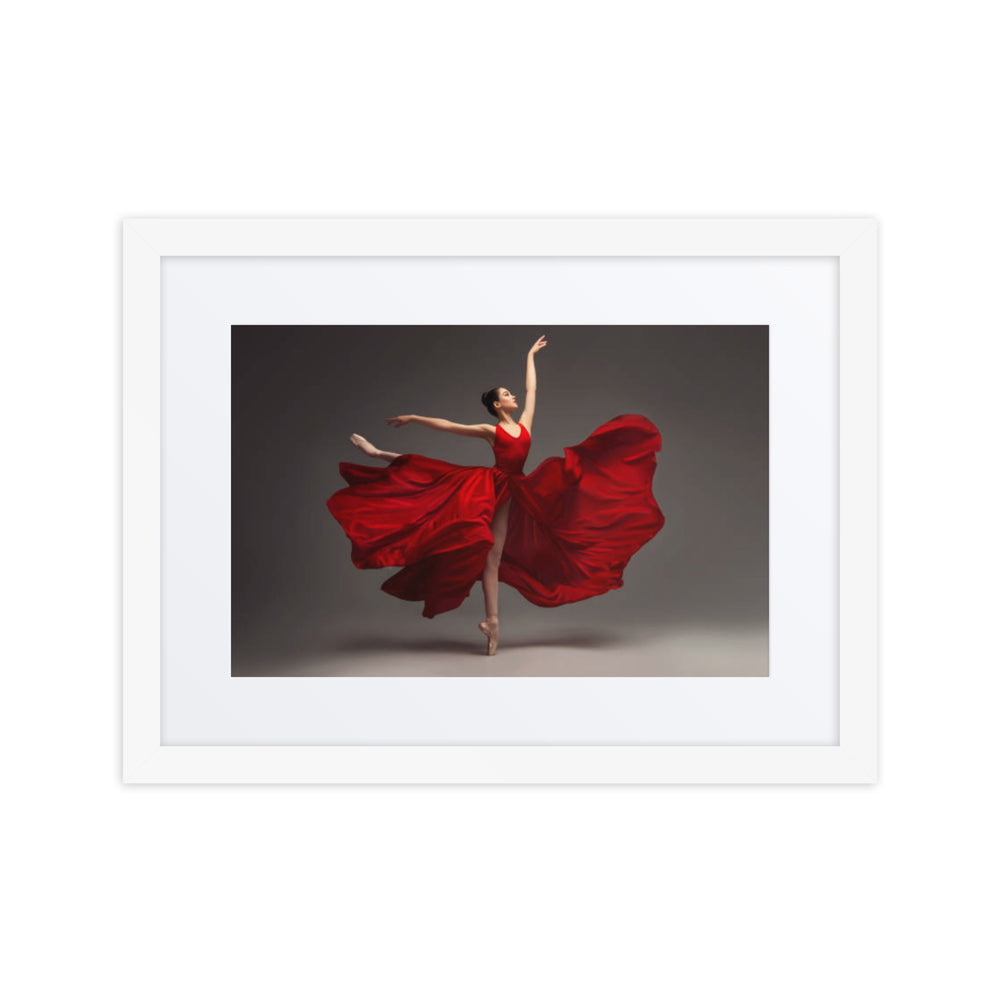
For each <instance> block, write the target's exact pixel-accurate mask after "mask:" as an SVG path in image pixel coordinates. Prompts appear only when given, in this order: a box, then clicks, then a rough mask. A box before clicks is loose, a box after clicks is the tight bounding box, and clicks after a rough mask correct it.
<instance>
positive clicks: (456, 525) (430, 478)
mask: <svg viewBox="0 0 1000 1000" xmlns="http://www.w3.org/2000/svg"><path fill="white" fill-rule="evenodd" d="M660 446H661V441H660V433H659V431H658V430H657V429H656V427H655V426H654V425H653V424H652V423H651V422H650V421H649V420H647V419H646V418H645V417H642V416H638V415H635V414H628V415H625V416H620V417H615V418H614V419H613V420H609V421H608V422H607V423H606V424H602V425H601V426H600V427H598V428H597V430H596V431H594V433H593V434H591V435H590V437H588V438H587V439H586V440H585V441H583V442H582V443H581V444H578V445H574V446H573V447H571V448H564V449H563V452H564V457H563V458H547V459H545V461H544V462H542V463H541V464H540V465H539V466H538V468H537V469H535V470H534V472H532V473H530V474H529V475H527V476H526V475H524V471H523V470H524V462H525V459H526V458H527V457H528V449H529V448H530V447H531V435H530V434H529V433H528V431H527V430H526V429H525V428H524V427H521V433H520V435H519V436H518V437H512V436H511V435H510V434H509V433H508V432H507V431H506V430H505V429H504V428H503V427H502V426H498V427H497V432H496V442H495V444H494V445H493V452H494V456H495V458H496V464H495V465H494V466H493V467H492V468H486V467H484V466H468V465H452V464H451V463H450V462H442V461H439V460H438V459H434V458H427V457H425V456H424V455H400V456H399V457H398V458H396V459H393V461H392V462H391V463H390V464H389V465H387V466H379V467H374V466H369V465H354V464H352V463H350V462H341V463H340V474H341V475H342V476H343V477H344V479H345V480H346V481H347V482H348V483H349V484H350V485H348V486H347V487H346V488H345V489H342V490H338V491H337V492H336V493H334V494H333V496H332V497H330V499H329V500H327V502H326V505H327V507H328V508H329V510H330V513H331V514H333V516H334V517H335V518H336V519H337V520H338V521H339V522H340V525H341V527H343V529H344V531H345V532H346V533H347V537H348V538H349V539H350V541H351V560H352V562H353V563H354V565H355V566H357V567H358V568H359V569H376V568H379V567H383V566H402V567H403V568H402V569H401V570H400V571H399V572H398V573H396V574H395V575H393V576H391V577H390V578H389V579H388V580H386V581H385V582H384V583H383V584H382V589H383V590H384V591H386V593H389V594H392V595H393V596H395V597H399V598H402V599H403V600H405V601H423V602H424V611H423V613H424V617H426V618H433V617H434V616H435V615H439V614H441V613H442V612H443V611H451V610H452V609H453V608H457V607H458V606H459V605H460V604H461V603H462V601H464V600H465V598H466V597H468V596H469V592H470V591H471V590H472V587H473V585H474V584H475V583H476V581H477V580H479V579H481V578H482V575H483V569H484V567H485V565H486V555H487V553H488V552H489V550H490V549H491V548H492V547H493V533H492V531H491V530H490V525H491V524H492V522H493V518H494V515H495V513H496V510H497V508H498V507H499V506H500V505H501V504H503V503H505V502H506V501H507V500H508V499H509V500H510V501H511V505H510V519H509V522H508V525H507V538H506V540H505V542H504V548H503V558H502V559H501V561H500V579H501V580H502V581H503V582H504V583H507V584H509V585H510V586H512V587H516V588H517V589H518V590H519V591H520V592H521V593H522V594H523V595H524V596H525V597H526V598H527V599H528V600H529V601H531V603H532V604H538V605H541V606H542V607H555V606H556V605H559V604H569V603H571V602H573V601H582V600H584V599H585V598H587V597H595V596H596V595H597V594H603V593H606V592H607V591H609V590H614V589H616V588H618V587H620V586H621V585H622V573H623V571H624V569H625V565H626V564H627V563H628V561H629V559H630V558H631V557H632V556H633V555H634V554H635V552H636V551H637V550H638V549H639V548H641V547H642V546H643V545H645V543H646V542H648V541H649V540H650V539H651V538H652V537H653V536H654V535H655V534H656V533H657V532H658V531H659V530H660V529H661V528H662V527H663V523H664V518H663V514H662V512H661V511H660V508H659V507H658V506H657V503H656V500H655V499H654V497H653V492H652V480H653V472H654V471H655V469H656V456H655V453H656V452H658V451H659V450H660Z"/></svg>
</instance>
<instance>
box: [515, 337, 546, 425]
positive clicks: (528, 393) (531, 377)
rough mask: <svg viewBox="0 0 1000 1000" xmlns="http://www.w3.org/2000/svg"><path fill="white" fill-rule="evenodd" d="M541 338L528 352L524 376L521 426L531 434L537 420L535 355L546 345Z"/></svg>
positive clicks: (543, 338)
mask: <svg viewBox="0 0 1000 1000" xmlns="http://www.w3.org/2000/svg"><path fill="white" fill-rule="evenodd" d="M546 343H547V341H546V340H545V337H544V336H541V337H539V338H538V340H536V341H535V342H534V343H533V344H532V345H531V350H530V351H528V370H527V373H526V374H525V376H524V410H523V411H522V412H521V426H522V427H525V428H527V431H528V433H529V434H530V433H531V422H532V421H533V420H534V419H535V390H536V389H537V388H538V376H537V375H536V374H535V355H536V354H537V353H538V352H539V351H540V350H541V349H542V348H543V347H544V346H545V345H546Z"/></svg>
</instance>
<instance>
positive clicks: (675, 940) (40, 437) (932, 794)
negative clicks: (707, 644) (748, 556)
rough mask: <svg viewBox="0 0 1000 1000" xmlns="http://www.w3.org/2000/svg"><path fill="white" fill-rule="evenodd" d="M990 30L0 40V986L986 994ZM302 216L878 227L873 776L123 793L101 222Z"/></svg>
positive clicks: (881, 26) (849, 26) (911, 15)
mask: <svg viewBox="0 0 1000 1000" xmlns="http://www.w3.org/2000/svg"><path fill="white" fill-rule="evenodd" d="M989 13H990V11H989V8H988V5H987V4H985V3H982V4H980V3H973V2H968V0H957V2H955V3H952V4H949V5H947V6H946V7H939V6H929V5H916V6H914V5H910V6H904V5H899V4H895V3H877V2H875V3H873V2H872V0H864V2H854V0H848V2H844V3H840V4H837V5H833V6H830V5H827V6H824V7H817V6H816V5H812V4H801V3H794V2H773V0H771V2H768V0H761V2H758V3H754V4H744V3H739V2H704V3H700V4H687V3H685V4H667V3H662V2H661V3H653V2H650V3H641V2H634V0H619V2H618V3H616V4H614V5H611V4H595V3H579V2H574V3H569V2H565V3H556V2H545V0H530V2H521V0H513V2H508V3H506V4H503V5H500V4H496V5H488V6H487V5H477V4H470V3H468V2H467V0H466V2H462V0H456V2H423V3H412V2H410V3H406V2H397V3H392V2H371V3H367V4H360V3H331V2H329V0H326V2H315V3H303V2H295V0H291V2H287V3H285V4H283V5H280V6H278V5H264V4H250V5H247V4H236V3H218V2H206V0H199V2H197V3H195V2H188V0H178V2H176V3H174V4H172V5H170V6H169V7H166V6H162V5H155V6H154V5H150V4H135V3H124V2H122V3H114V2H107V0H95V2H94V3H90V4H71V3H67V2H55V3H50V4H46V5H35V6H31V5H26V4H21V5H19V6H18V7H16V8H15V9H13V10H11V11H8V12H7V14H6V16H5V28H4V39H3V42H2V43H0V44H2V47H3V58H2V59H0V75H2V83H3V93H4V95H5V104H6V105H7V110H6V111H5V116H4V128H3V138H4V140H5V143H4V144H5V148H6V152H5V153H4V156H3V160H2V169H3V172H4V174H5V180H4V182H3V184H2V186H0V198H2V200H3V215H2V218H3V222H4V232H3V241H2V254H3V261H2V275H3V286H4V292H3V295H2V298H0V310H2V313H0V315H2V326H0V329H2V331H3V368H2V380H3V389H2V393H0V406H2V414H0V416H2V420H3V429H4V465H5V466H6V471H7V472H8V473H9V474H12V475H11V476H10V478H9V479H8V485H7V487H6V489H5V490H4V491H3V493H2V500H0V502H2V505H3V506H2V517H0V530H2V532H3V537H2V546H3V547H2V552H3V558H2V563H3V587H4V598H5V599H4V601H3V612H4V614H3V629H2V635H3V640H2V641H3V646H4V649H3V654H4V655H3V663H4V674H3V676H4V682H5V683H4V691H3V698H2V702H0V723H2V724H0V732H2V736H3V741H4V751H5V752H4V755H3V764H4V771H5V783H4V787H5V791H6V794H5V795H4V804H5V805H6V806H7V807H8V809H7V810H6V812H7V818H6V820H5V821H4V823H3V826H2V827H0V830H2V836H3V837H4V838H5V839H6V840H7V844H6V845H5V846H4V847H3V848H2V850H0V858H2V859H3V861H2V863H3V866H4V868H5V869H7V870H6V872H5V873H4V875H3V886H4V889H3V897H4V902H3V906H4V910H5V911H6V912H7V915H8V917H9V921H10V922H9V925H8V928H7V930H5V931H4V943H5V945H6V946H7V948H6V949H5V950H6V951H7V953H8V958H7V959H6V960H5V962H4V965H3V967H2V970H0V979H2V980H18V982H17V983H15V984H12V985H11V984H6V985H7V989H6V990H5V992H6V993H7V995H10V996H16V997H60V998H62V997H78V996H101V997H104V998H118V997H143V998H159V997H185V998H202V997H205V998H208V997H211V998H217V997H240V998H241V1000H247V998H256V997H268V998H271V997H291V998H299V997H334V996H336V997H345V998H369V997H377V998H383V997H393V998H396V997H407V998H408V997H416V996H419V997H424V996H427V997H435V998H442V997H462V998H467V997H477V998H478V997H490V998H492V997H504V998H508V997H514V996H516V997H547V998H548V997H574V998H580V997H602V998H604V997H614V996H621V997H629V998H636V997H654V996H655V997H661V996H666V995H669V996H673V997H678V998H685V1000H687V998H702V997H711V998H715V997H720V998H721V997H725V998H728V997H736V996H738V997H758V996H760V997H768V998H786V997H787V998H801V997H810V998H824V997H838V998H840V997H845V996H850V997H853V998H868V997H883V996H907V997H915V996H921V997H922V996H934V997H939V996H960V997H985V996H987V995H995V990H996V985H997V984H996V966H995V962H992V961H990V960H989V958H988V954H987V949H988V948H990V949H992V948H994V947H995V943H996V926H995V912H996V911H995V898H996V891H997V888H998V886H997V866H996V861H995V857H996V853H995V844H996V842H997V836H998V832H1000V831H998V829H997V826H996V821H995V819H994V816H993V812H992V809H991V807H992V806H994V805H995V789H996V775H995V759H996V751H995V741H994V737H993V730H994V726H995V720H996V716H997V704H998V694H1000V689H998V680H997V678H998V674H1000V669H998V668H1000V662H998V656H997V652H996V649H997V643H996V620H997V607H998V604H1000V601H998V598H1000V593H998V587H997V566H998V565H1000V546H998V532H997V527H996V525H997V515H996V511H997V510H1000V496H998V492H1000V491H998V487H997V473H996V463H997V444H996V434H997V404H996V399H997V365H998V362H1000V348H998V343H1000V337H998V320H997V290H996V275H997V238H996V233H997V227H998V225H1000V201H998V196H997V188H996V178H997V177H998V176H1000V163H998V160H997V154H996V146H995V145H994V140H995V110H996V109H995V99H994V97H993V95H995V93H996V88H997V83H998V80H997V76H998V71H997V63H996V59H995V38H996V31H995V27H996V26H995V25H993V26H991V25H989V24H988V23H987V17H988V14H989ZM317 214H322V215H339V214H353V215H366V214H381V215H396V214H409V215H439V214H448V215H455V214H480V215H504V214H514V215H574V214H592V215H599V214H606V215H615V214H621V215H647V214H649V215H748V216H754V215H789V216H794V215H859V214H871V215H875V216H876V217H877V218H878V219H879V220H880V222H881V226H882V253H881V256H882V268H883V271H882V294H883V302H882V363H883V370H882V388H883V405H882V415H883V423H882V463H883V464H882V475H883V479H882V490H883V491H882V572H883V577H882V595H883V603H882V623H883V632H882V650H883V658H882V684H881V688H882V697H883V706H882V722H883V734H882V748H883V752H882V781H881V784H880V785H879V786H877V787H871V788H821V787H820V788H753V787H747V788H662V789H661V788H650V789H643V788H638V789H601V788H593V789H568V788H567V789H548V788H536V789H521V788H510V789H476V788H446V789H419V788H416V789H337V788H322V787H318V788H123V787H122V786H121V785H120V784H119V780H118V774H119V669H120V667H119V655H120V647H119V627H120V626H119V601H120V596H121V595H120V584H119V559H120V516H121V509H120V492H119V490H120V487H119V432H120V430H119V405H120V383H119V379H120V367H119V352H120V309H119V303H120V286H119V273H120V258H119V225H120V220H121V218H122V217H123V216H128V215H146V216H151V215H181V216H183V215H234V216H239V215H317Z"/></svg>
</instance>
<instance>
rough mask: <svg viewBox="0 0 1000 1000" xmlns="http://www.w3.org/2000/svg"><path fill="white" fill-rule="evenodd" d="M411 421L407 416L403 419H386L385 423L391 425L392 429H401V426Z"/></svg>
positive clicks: (410, 416) (410, 417) (411, 417)
mask: <svg viewBox="0 0 1000 1000" xmlns="http://www.w3.org/2000/svg"><path fill="white" fill-rule="evenodd" d="M412 419H413V416H412V415H407V416H405V417H387V418H386V423H387V424H391V425H392V426H393V427H402V426H403V424H408V423H409V422H410V421H411V420H412Z"/></svg>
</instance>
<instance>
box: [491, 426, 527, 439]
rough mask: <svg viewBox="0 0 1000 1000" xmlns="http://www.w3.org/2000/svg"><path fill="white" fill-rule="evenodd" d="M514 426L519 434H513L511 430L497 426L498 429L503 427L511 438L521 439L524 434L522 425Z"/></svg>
mask: <svg viewBox="0 0 1000 1000" xmlns="http://www.w3.org/2000/svg"><path fill="white" fill-rule="evenodd" d="M514 426H515V427H516V428H517V433H516V434H513V433H511V432H510V431H509V430H507V428H506V427H504V425H503V424H497V427H503V429H504V431H505V433H507V434H508V435H510V437H512V438H519V437H520V436H521V435H522V434H523V433H524V428H523V427H522V426H521V425H520V424H514Z"/></svg>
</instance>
